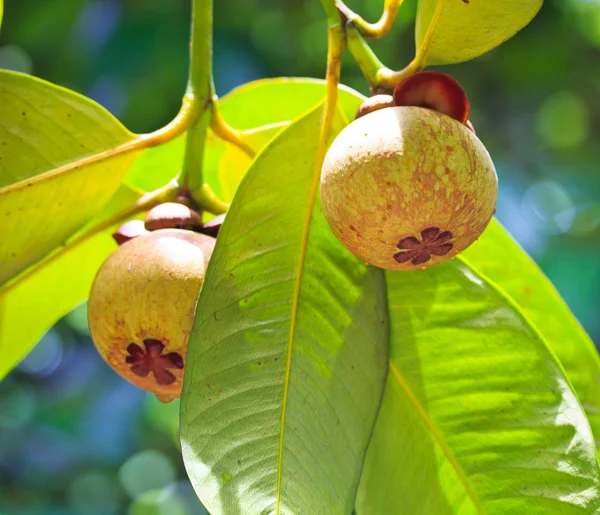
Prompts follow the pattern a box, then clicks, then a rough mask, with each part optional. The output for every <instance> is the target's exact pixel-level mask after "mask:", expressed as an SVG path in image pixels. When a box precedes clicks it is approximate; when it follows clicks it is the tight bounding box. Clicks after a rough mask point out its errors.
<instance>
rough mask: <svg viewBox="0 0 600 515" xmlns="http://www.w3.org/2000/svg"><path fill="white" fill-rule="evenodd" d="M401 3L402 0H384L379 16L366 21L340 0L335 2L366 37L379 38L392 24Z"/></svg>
mask: <svg viewBox="0 0 600 515" xmlns="http://www.w3.org/2000/svg"><path fill="white" fill-rule="evenodd" d="M401 5H402V0H385V4H384V7H383V14H382V15H381V18H380V19H379V20H378V21H377V22H375V23H368V22H366V21H365V20H364V19H363V18H361V17H360V16H359V15H358V14H356V13H355V12H353V11H352V10H351V9H349V8H348V7H347V6H346V5H345V4H344V2H343V1H342V0H338V2H337V8H338V9H339V10H340V12H341V13H342V14H343V15H344V16H345V17H346V19H347V20H348V21H349V22H351V23H352V25H354V26H355V27H356V29H357V30H358V31H359V32H360V34H361V35H362V36H364V37H366V38H381V37H383V36H385V35H386V34H387V33H388V32H389V30H390V29H391V28H392V26H393V25H394V22H395V21H396V17H397V16H398V10H399V9H400V6H401Z"/></svg>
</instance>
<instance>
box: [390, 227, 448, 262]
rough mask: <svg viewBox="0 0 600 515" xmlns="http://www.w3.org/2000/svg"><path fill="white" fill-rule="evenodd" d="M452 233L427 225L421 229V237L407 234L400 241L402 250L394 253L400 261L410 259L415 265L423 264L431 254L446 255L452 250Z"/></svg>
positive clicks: (395, 257) (399, 244)
mask: <svg viewBox="0 0 600 515" xmlns="http://www.w3.org/2000/svg"><path fill="white" fill-rule="evenodd" d="M451 239H452V233H451V232H450V231H443V232H441V231H440V228H439V227H427V228H426V229H423V230H422V231H421V239H420V240H419V238H418V237H417V236H407V237H406V238H402V239H401V240H400V241H399V242H398V245H396V246H397V247H398V249H400V252H398V253H396V254H394V259H395V260H396V261H397V262H398V263H406V262H408V261H410V262H411V263H412V264H413V265H422V264H424V263H427V261H429V260H430V259H431V255H432V254H433V255H434V256H445V255H446V254H448V252H450V251H451V250H452V247H453V245H452V243H450V240H451Z"/></svg>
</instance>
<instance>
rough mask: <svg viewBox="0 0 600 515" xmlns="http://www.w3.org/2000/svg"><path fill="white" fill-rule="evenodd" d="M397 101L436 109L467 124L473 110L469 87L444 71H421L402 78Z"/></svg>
mask: <svg viewBox="0 0 600 515" xmlns="http://www.w3.org/2000/svg"><path fill="white" fill-rule="evenodd" d="M394 103H395V104H396V106H398V107H402V106H414V107H425V108H427V109H433V110H434V111H438V112H440V113H443V114H445V115H448V116H450V117H451V118H454V119H455V120H458V121H459V122H460V123H463V124H465V125H466V124H467V121H468V120H469V113H470V111H471V108H470V106H469V99H468V97H467V94H466V93H465V90H464V89H463V88H462V86H461V85H460V84H459V82H458V81H457V80H456V79H455V78H453V77H451V76H450V75H448V74H446V73H442V72H419V73H415V74H414V75H411V76H410V77H407V78H406V79H404V80H402V81H401V82H399V83H398V84H397V85H396V87H395V88H394Z"/></svg>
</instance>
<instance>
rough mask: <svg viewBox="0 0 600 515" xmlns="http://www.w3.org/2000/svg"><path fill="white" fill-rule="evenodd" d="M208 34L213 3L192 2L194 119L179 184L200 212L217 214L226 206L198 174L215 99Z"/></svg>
mask: <svg viewBox="0 0 600 515" xmlns="http://www.w3.org/2000/svg"><path fill="white" fill-rule="evenodd" d="M212 32H213V0H192V27H191V33H190V72H189V78H188V87H187V93H186V95H187V96H189V97H191V98H192V104H193V106H194V109H195V110H196V112H197V113H198V118H197V120H196V122H195V123H194V124H193V125H192V126H191V127H190V128H189V129H188V131H187V136H186V146H185V155H184V158H183V168H182V170H181V175H180V184H181V186H182V188H184V189H186V190H188V191H190V193H191V194H192V197H193V198H194V200H195V201H196V202H197V203H198V206H199V207H200V208H201V209H206V210H207V211H210V212H211V213H214V214H218V213H222V212H224V211H223V210H224V209H225V210H226V206H227V204H225V203H223V202H221V201H219V200H218V199H217V197H216V196H215V194H214V193H213V192H212V190H211V189H210V186H208V185H207V184H204V178H203V174H202V167H203V161H204V147H205V145H206V134H207V131H208V128H209V126H210V123H211V118H212V114H213V106H214V104H213V98H214V97H215V93H214V85H213V76H212V50H213V49H212V41H213V33H212Z"/></svg>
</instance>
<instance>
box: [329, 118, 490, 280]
mask: <svg viewBox="0 0 600 515" xmlns="http://www.w3.org/2000/svg"><path fill="white" fill-rule="evenodd" d="M497 195H498V180H497V177H496V171H495V169H494V165H493V163H492V160H491V158H490V156H489V154H488V152H487V150H486V148H485V147H484V146H483V144H482V143H481V141H479V139H478V138H477V136H476V135H475V134H474V133H473V132H472V131H471V130H470V129H469V128H468V127H466V126H465V125H464V123H461V122H460V121H457V120H455V119H453V118H451V117H449V116H447V115H445V114H442V113H440V112H437V111H434V110H432V109H426V108H422V107H391V108H387V109H381V110H378V111H375V112H372V113H370V114H367V115H365V116H363V117H361V118H359V119H357V120H355V121H354V122H352V123H351V124H350V125H348V126H347V127H346V128H345V129H344V130H343V131H342V132H341V133H340V134H339V135H338V137H337V138H336V139H335V141H334V142H333V144H332V145H331V147H330V149H329V151H328V152H327V156H326V158H325V162H324V164H323V169H322V173H321V198H322V202H323V211H324V213H325V217H326V219H327V221H328V222H329V225H330V226H331V229H332V230H333V232H334V234H335V235H336V236H337V237H338V238H339V239H340V241H341V242H342V243H343V244H344V245H345V246H346V247H347V248H348V249H349V250H350V251H351V252H353V253H354V254H355V255H356V256H358V257H360V258H361V259H362V260H364V261H365V262H366V263H369V264H372V265H375V266H378V267H381V268H386V269H388V270H415V269H419V268H425V267H429V266H432V265H435V264H437V263H441V262H442V261H446V260H447V259H449V258H451V257H453V256H455V255H456V254H458V253H459V252H461V251H463V250H464V249H466V248H467V247H468V246H469V245H471V244H472V243H473V242H474V241H475V240H476V239H477V238H478V237H479V235H480V234H481V233H482V232H483V230H484V229H485V227H486V226H487V224H488V223H489V221H490V219H491V218H492V216H493V214H494V212H495V206H496V198H497Z"/></svg>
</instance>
